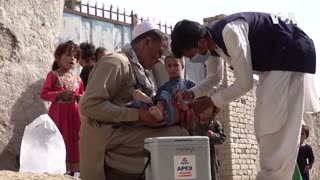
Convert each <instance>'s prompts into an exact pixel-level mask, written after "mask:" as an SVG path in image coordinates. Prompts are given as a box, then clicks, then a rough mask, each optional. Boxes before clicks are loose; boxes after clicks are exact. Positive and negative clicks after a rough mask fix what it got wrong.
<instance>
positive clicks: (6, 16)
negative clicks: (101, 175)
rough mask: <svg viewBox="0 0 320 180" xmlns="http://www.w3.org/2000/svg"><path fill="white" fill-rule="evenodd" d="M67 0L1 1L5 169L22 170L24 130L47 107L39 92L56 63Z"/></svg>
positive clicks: (1, 163) (0, 140)
mask: <svg viewBox="0 0 320 180" xmlns="http://www.w3.org/2000/svg"><path fill="white" fill-rule="evenodd" d="M63 4H64V1H63V0H41V1H38V0H28V1H21V0H0V89H1V93H0V170H1V169H7V170H16V169H17V168H18V166H19V163H18V162H19V159H18V156H19V151H20V142H21V138H22V135H23V132H24V128H25V126H26V125H27V124H29V123H30V122H31V121H32V120H34V119H35V118H36V117H37V116H39V115H40V114H43V113H46V104H44V102H43V101H42V100H41V99H40V97H39V93H40V90H41V86H42V84H43V81H44V78H45V77H46V74H47V73H48V72H49V70H50V69H51V65H52V63H53V60H54V59H53V51H54V48H55V47H56V45H57V37H58V33H59V29H60V21H61V17H62V12H63Z"/></svg>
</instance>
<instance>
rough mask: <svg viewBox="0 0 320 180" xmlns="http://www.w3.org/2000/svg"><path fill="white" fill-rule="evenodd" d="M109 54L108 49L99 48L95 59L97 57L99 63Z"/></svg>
mask: <svg viewBox="0 0 320 180" xmlns="http://www.w3.org/2000/svg"><path fill="white" fill-rule="evenodd" d="M107 54H108V50H107V49H106V48H104V47H98V48H97V49H96V52H95V57H96V60H97V62H98V61H99V59H101V58H102V57H103V56H105V55H107Z"/></svg>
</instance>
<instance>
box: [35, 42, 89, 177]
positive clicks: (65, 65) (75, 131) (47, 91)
mask: <svg viewBox="0 0 320 180" xmlns="http://www.w3.org/2000/svg"><path fill="white" fill-rule="evenodd" d="M80 56H81V50H80V48H79V46H78V45H76V44H74V43H73V42H72V41H68V42H66V43H62V44H60V45H59V46H58V47H57V49H56V51H55V53H54V57H55V61H54V63H53V65H52V71H50V72H49V73H48V75H47V78H46V80H45V83H44V85H43V87H42V90H41V94H40V96H41V98H42V99H43V100H46V101H50V102H51V106H50V108H49V112H48V114H49V116H50V117H51V119H52V120H53V121H54V122H55V124H56V125H57V127H58V129H59V131H60V133H61V135H62V137H63V139H64V142H65V145H66V168H67V172H70V173H72V174H73V173H74V172H78V171H79V169H80V168H79V130H80V113H79V110H78V101H79V98H80V96H81V95H82V94H83V93H84V90H83V83H82V81H81V79H80V77H78V76H75V75H73V74H72V69H73V68H74V67H75V65H76V63H77V62H78V61H79V59H80Z"/></svg>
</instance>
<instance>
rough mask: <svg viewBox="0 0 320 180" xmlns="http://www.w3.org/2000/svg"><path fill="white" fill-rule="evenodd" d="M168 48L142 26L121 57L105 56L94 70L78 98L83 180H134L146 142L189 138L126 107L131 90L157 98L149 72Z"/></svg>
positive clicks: (178, 129)
mask: <svg viewBox="0 0 320 180" xmlns="http://www.w3.org/2000/svg"><path fill="white" fill-rule="evenodd" d="M167 45H168V42H167V41H165V40H164V35H163V33H162V32H161V31H160V30H159V29H158V28H157V26H155V25H153V24H152V23H151V22H148V21H146V22H142V23H140V24H138V25H137V26H135V27H134V28H133V30H132V41H131V43H130V44H127V45H125V46H124V47H123V48H122V52H121V53H112V54H110V55H107V56H104V57H103V58H101V59H100V60H99V61H98V62H97V64H96V65H95V66H94V68H93V69H92V71H91V73H90V76H89V80H88V86H87V90H86V93H85V94H84V96H83V97H82V98H81V100H80V112H81V122H82V123H81V130H80V157H81V158H80V159H81V161H80V169H81V174H80V178H81V179H82V180H104V179H110V180H111V179H112V180H124V179H125V180H136V179H137V178H138V176H139V175H140V174H142V172H143V169H144V157H145V156H144V155H145V154H144V139H145V138H148V137H160V136H186V135H188V132H187V130H186V129H185V128H183V127H181V126H179V125H172V126H166V127H162V126H164V124H165V122H164V119H160V120H159V119H157V118H155V117H154V116H153V115H152V114H151V113H150V112H149V110H147V109H144V108H143V107H141V108H139V109H137V108H130V107H127V105H128V103H130V102H132V101H133V91H134V90H135V89H139V90H141V91H142V92H143V93H145V94H147V95H148V96H149V97H152V96H154V95H155V94H156V93H155V88H154V83H153V81H152V79H151V75H150V72H149V69H151V68H152V67H153V66H154V65H155V64H156V63H157V62H158V61H159V58H160V57H161V56H162V54H163V52H164V50H165V48H166V47H167ZM192 113H193V112H190V115H188V116H187V118H191V117H193V114H192ZM157 127H162V128H157Z"/></svg>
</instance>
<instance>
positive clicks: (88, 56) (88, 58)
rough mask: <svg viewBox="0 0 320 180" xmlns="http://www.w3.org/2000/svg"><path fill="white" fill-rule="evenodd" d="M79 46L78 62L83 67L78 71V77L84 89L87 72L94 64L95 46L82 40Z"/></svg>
mask: <svg viewBox="0 0 320 180" xmlns="http://www.w3.org/2000/svg"><path fill="white" fill-rule="evenodd" d="M80 48H81V60H80V61H79V64H80V65H81V66H82V67H83V68H82V70H81V73H80V77H81V79H82V81H83V84H84V90H86V87H87V82H88V77H89V74H90V72H91V70H92V68H93V66H94V65H95V64H96V60H97V59H96V57H95V51H96V50H95V46H94V45H93V44H91V43H87V42H83V43H81V44H80Z"/></svg>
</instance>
